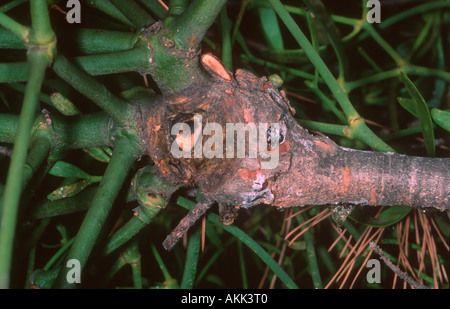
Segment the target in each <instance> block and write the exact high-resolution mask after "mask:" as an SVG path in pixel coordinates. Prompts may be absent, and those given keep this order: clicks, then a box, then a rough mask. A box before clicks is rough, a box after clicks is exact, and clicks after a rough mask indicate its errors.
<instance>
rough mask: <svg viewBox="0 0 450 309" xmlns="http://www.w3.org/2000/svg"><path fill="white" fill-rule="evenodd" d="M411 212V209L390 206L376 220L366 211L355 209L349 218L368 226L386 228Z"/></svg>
mask: <svg viewBox="0 0 450 309" xmlns="http://www.w3.org/2000/svg"><path fill="white" fill-rule="evenodd" d="M411 210H412V208H411V207H406V206H392V207H388V208H386V209H384V210H383V211H382V212H381V213H380V214H379V215H378V217H377V218H374V217H372V216H370V215H369V214H368V211H366V210H361V209H359V208H356V209H355V210H354V211H353V212H352V213H351V214H350V215H349V217H350V218H351V219H352V220H354V221H356V222H359V223H362V224H365V225H368V226H373V227H388V226H390V225H393V224H395V223H397V222H399V221H400V220H402V219H403V218H404V217H405V216H406V215H407V214H409V212H410V211H411Z"/></svg>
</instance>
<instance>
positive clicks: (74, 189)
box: [47, 177, 102, 201]
mask: <svg viewBox="0 0 450 309" xmlns="http://www.w3.org/2000/svg"><path fill="white" fill-rule="evenodd" d="M101 179H102V177H90V178H89V179H85V180H82V181H79V182H76V183H73V184H70V185H67V186H63V187H60V188H58V189H56V190H55V191H53V192H52V193H50V194H48V195H47V198H48V199H49V200H51V201H56V200H60V199H63V198H66V197H73V196H75V195H77V194H78V193H80V192H81V191H83V190H84V189H86V187H87V186H89V185H91V184H93V183H96V182H100V181H101Z"/></svg>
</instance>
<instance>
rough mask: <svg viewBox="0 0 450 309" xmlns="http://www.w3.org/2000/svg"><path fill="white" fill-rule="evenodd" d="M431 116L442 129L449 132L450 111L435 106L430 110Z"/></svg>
mask: <svg viewBox="0 0 450 309" xmlns="http://www.w3.org/2000/svg"><path fill="white" fill-rule="evenodd" d="M431 117H433V120H434V122H436V123H437V124H438V125H439V126H440V127H442V128H443V129H444V130H447V131H449V132H450V111H444V110H440V109H437V108H433V109H432V110H431Z"/></svg>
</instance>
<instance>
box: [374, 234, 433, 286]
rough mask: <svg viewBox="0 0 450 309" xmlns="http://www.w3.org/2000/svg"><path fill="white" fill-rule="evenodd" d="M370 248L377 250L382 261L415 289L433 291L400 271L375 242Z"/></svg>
mask: <svg viewBox="0 0 450 309" xmlns="http://www.w3.org/2000/svg"><path fill="white" fill-rule="evenodd" d="M369 246H370V248H372V249H373V250H375V252H376V253H378V255H379V256H380V258H381V260H382V261H383V262H384V263H385V264H386V265H387V266H388V267H389V268H390V269H391V270H392V271H393V272H394V273H395V274H397V276H399V277H400V278H401V279H402V280H403V281H405V282H407V283H409V284H410V285H411V286H412V287H413V288H415V289H431V288H430V287H428V286H426V285H423V284H420V283H418V282H416V281H414V279H413V278H411V277H410V276H409V275H408V274H407V273H405V272H404V271H402V270H401V269H399V268H398V267H397V266H395V265H394V264H392V262H391V261H390V260H389V259H388V258H387V257H386V256H385V255H384V253H383V250H382V249H381V248H380V247H379V246H378V245H377V244H376V243H375V242H373V241H371V242H370V243H369Z"/></svg>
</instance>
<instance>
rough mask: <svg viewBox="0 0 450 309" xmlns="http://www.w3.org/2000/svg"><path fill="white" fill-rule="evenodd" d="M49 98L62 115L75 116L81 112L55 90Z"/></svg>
mask: <svg viewBox="0 0 450 309" xmlns="http://www.w3.org/2000/svg"><path fill="white" fill-rule="evenodd" d="M50 100H51V101H52V103H53V105H54V106H55V107H56V109H57V110H59V111H60V112H61V114H63V115H64V116H75V115H79V114H81V112H80V110H79V109H78V108H77V107H76V106H75V105H74V104H73V103H72V102H71V101H70V100H69V99H67V98H66V97H64V96H63V95H62V94H61V93H59V92H55V93H53V94H52V95H51V96H50Z"/></svg>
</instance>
